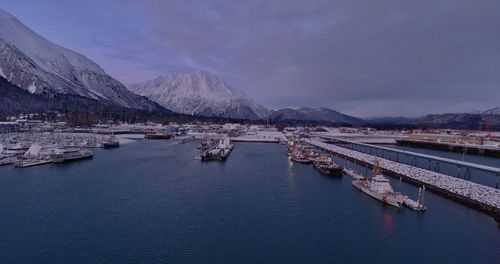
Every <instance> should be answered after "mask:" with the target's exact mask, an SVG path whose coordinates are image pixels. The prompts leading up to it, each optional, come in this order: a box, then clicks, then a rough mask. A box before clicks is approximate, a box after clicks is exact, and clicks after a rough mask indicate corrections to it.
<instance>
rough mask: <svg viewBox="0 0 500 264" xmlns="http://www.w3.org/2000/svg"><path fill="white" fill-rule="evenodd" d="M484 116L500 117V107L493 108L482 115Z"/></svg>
mask: <svg viewBox="0 0 500 264" xmlns="http://www.w3.org/2000/svg"><path fill="white" fill-rule="evenodd" d="M482 115H500V107H495V108H491V109H489V110H486V111H484V112H483V113H482Z"/></svg>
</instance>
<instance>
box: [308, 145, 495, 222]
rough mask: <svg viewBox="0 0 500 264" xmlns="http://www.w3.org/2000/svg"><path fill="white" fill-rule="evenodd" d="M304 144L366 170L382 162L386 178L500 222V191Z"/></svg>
mask: <svg viewBox="0 0 500 264" xmlns="http://www.w3.org/2000/svg"><path fill="white" fill-rule="evenodd" d="M304 142H306V143H308V144H310V145H312V146H315V147H318V148H321V149H323V150H325V151H328V152H330V153H332V154H334V155H338V156H339V157H341V158H344V159H348V160H350V161H352V162H356V163H360V164H362V165H363V166H368V167H372V166H373V164H374V162H375V161H376V160H377V161H379V162H380V167H381V169H382V171H383V172H384V173H385V174H387V175H390V176H394V177H396V178H399V177H401V178H402V179H403V180H405V181H408V182H410V183H413V184H416V185H417V186H422V185H425V187H426V189H428V190H430V191H433V192H436V193H438V194H440V195H443V196H445V197H447V198H449V199H452V200H454V201H457V202H460V203H463V204H465V205H467V206H470V207H472V208H476V209H478V210H481V211H483V212H485V213H487V214H489V215H491V216H493V217H494V218H495V219H497V221H498V220H500V190H498V189H494V188H491V187H488V186H484V185H481V184H477V183H474V182H470V181H466V180H463V179H460V178H455V177H451V176H448V175H444V174H441V173H438V172H435V171H430V170H425V169H422V168H417V167H414V166H411V165H407V164H402V163H398V162H395V161H391V160H387V159H382V158H379V157H375V156H372V155H369V154H365V153H361V152H358V151H354V150H349V149H346V148H342V147H338V146H335V145H332V144H328V143H324V142H322V141H320V140H315V139H304Z"/></svg>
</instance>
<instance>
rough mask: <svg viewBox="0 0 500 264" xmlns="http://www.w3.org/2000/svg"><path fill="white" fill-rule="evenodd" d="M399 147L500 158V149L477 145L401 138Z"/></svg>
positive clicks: (398, 141) (398, 140)
mask: <svg viewBox="0 0 500 264" xmlns="http://www.w3.org/2000/svg"><path fill="white" fill-rule="evenodd" d="M396 142H397V144H398V145H401V146H410V147H418V148H428V149H436V150H445V151H450V152H459V153H465V154H474V155H480V156H489V157H496V158H500V147H497V146H493V145H491V146H490V145H475V144H463V143H448V142H437V141H427V140H416V139H409V138H400V139H397V140H396Z"/></svg>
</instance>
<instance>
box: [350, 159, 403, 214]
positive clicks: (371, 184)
mask: <svg viewBox="0 0 500 264" xmlns="http://www.w3.org/2000/svg"><path fill="white" fill-rule="evenodd" d="M372 172H373V175H374V176H373V177H370V178H368V177H359V178H353V180H352V185H353V186H354V187H356V188H358V189H359V190H361V191H362V192H364V193H366V194H368V195H369V196H371V197H373V198H375V199H377V200H379V201H381V202H382V203H384V204H389V205H392V206H395V207H398V208H399V207H401V205H402V204H403V198H404V197H403V195H402V194H401V193H399V192H395V191H394V190H393V189H392V187H391V185H390V183H389V179H387V178H386V177H385V176H383V175H382V173H381V171H380V166H379V164H378V161H375V162H374V164H373V170H372Z"/></svg>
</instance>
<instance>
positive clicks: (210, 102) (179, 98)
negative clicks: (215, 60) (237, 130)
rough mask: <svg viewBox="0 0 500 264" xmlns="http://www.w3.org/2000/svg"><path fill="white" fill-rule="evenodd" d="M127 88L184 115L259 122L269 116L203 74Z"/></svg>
mask: <svg viewBox="0 0 500 264" xmlns="http://www.w3.org/2000/svg"><path fill="white" fill-rule="evenodd" d="M128 88H129V89H130V90H131V91H132V92H135V93H137V94H140V95H143V96H146V97H148V98H149V99H151V100H153V101H155V102H157V103H158V104H160V105H162V106H163V107H166V108H168V109H170V110H172V111H174V112H178V113H183V114H189V115H200V116H216V117H228V118H239V119H259V118H262V117H265V115H266V114H267V112H268V111H267V110H266V109H265V108H264V107H262V106H260V105H259V104H257V103H256V102H255V101H253V100H252V99H251V98H250V97H249V96H247V95H246V94H245V93H243V92H242V91H240V90H237V89H235V88H233V87H231V86H230V85H229V84H227V83H226V82H224V81H223V80H221V79H219V78H218V77H217V76H215V75H214V74H211V73H208V72H205V71H197V72H195V73H177V74H168V75H165V76H160V77H158V78H156V79H153V80H149V81H146V82H144V83H140V84H131V85H129V86H128Z"/></svg>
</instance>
